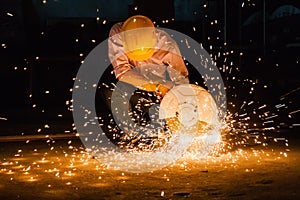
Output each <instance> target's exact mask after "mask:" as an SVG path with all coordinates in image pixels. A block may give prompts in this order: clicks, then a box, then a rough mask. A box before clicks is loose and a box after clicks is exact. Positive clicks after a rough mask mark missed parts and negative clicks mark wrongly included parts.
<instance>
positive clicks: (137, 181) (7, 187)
mask: <svg viewBox="0 0 300 200" xmlns="http://www.w3.org/2000/svg"><path fill="white" fill-rule="evenodd" d="M299 144H300V142H299V140H290V142H289V147H288V148H289V149H290V151H289V152H287V155H285V154H284V152H286V151H285V148H284V147H279V145H277V144H270V146H268V147H267V148H266V147H259V146H257V147H255V148H253V147H243V148H240V149H236V150H232V151H229V152H226V153H221V154H218V155H217V156H212V157H209V158H206V159H202V160H200V161H195V160H193V159H191V158H182V159H181V160H179V161H178V162H177V163H176V164H174V165H173V166H169V167H166V168H164V169H161V170H158V171H155V172H152V173H142V174H131V173H126V172H121V171H113V170H108V169H106V168H104V167H103V166H101V163H99V162H98V161H97V160H95V159H93V158H92V157H91V156H88V155H87V154H86V153H85V152H84V149H83V147H82V145H81V142H80V141H79V139H76V138H74V137H73V138H70V139H66V138H61V139H56V140H52V139H51V138H50V139H46V140H45V139H44V140H41V139H38V140H24V141H17V142H3V141H2V142H1V147H0V150H1V151H0V199H64V200H66V199H185V198H188V199H267V198H268V199H300V181H299V180H300V170H299V169H300V162H299V158H300V148H299V147H300V145H299ZM286 156H287V157H286Z"/></svg>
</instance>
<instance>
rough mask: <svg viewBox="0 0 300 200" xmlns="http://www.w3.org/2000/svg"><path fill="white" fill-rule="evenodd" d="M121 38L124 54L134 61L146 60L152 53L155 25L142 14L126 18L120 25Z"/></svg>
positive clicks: (154, 40)
mask: <svg viewBox="0 0 300 200" xmlns="http://www.w3.org/2000/svg"><path fill="white" fill-rule="evenodd" d="M121 35H122V39H123V46H124V49H125V53H126V55H127V56H128V57H129V58H130V59H131V60H135V61H141V60H147V59H148V58H150V57H151V56H152V55H153V53H154V47H155V44H156V37H155V27H154V25H153V23H152V21H151V20H150V19H149V18H147V17H145V16H142V15H136V16H132V17H130V18H128V19H127V20H126V21H125V22H124V24H123V25H122V34H121Z"/></svg>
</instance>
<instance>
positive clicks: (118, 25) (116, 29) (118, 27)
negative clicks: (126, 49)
mask: <svg viewBox="0 0 300 200" xmlns="http://www.w3.org/2000/svg"><path fill="white" fill-rule="evenodd" d="M122 25H123V22H118V23H116V24H114V25H113V26H112V27H111V29H110V31H109V37H111V36H113V35H115V34H119V33H120V32H121V28H122Z"/></svg>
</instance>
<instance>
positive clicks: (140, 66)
mask: <svg viewBox="0 0 300 200" xmlns="http://www.w3.org/2000/svg"><path fill="white" fill-rule="evenodd" d="M108 54H109V58H110V61H111V63H112V66H113V73H114V75H115V78H116V79H117V80H118V81H120V82H121V83H122V84H121V85H120V87H122V88H119V89H118V91H119V92H121V93H122V92H123V94H120V95H119V96H120V98H121V97H122V96H123V95H124V93H125V91H128V89H129V88H130V89H131V91H135V92H134V94H132V96H131V99H130V102H129V105H130V106H129V108H128V106H127V107H126V108H125V109H128V112H129V113H131V115H130V116H131V117H132V119H133V121H134V122H135V123H137V124H138V125H139V126H146V125H147V124H149V122H150V121H151V119H150V117H149V114H148V112H149V109H150V107H151V106H152V105H153V104H157V103H159V101H161V99H162V98H163V97H164V95H165V94H166V93H167V92H168V91H169V90H170V89H172V87H174V86H176V85H179V84H188V83H189V79H188V70H187V68H186V66H185V63H184V60H183V58H182V57H181V54H180V50H179V48H178V46H177V44H176V42H175V41H174V40H173V39H172V38H171V36H170V35H169V34H168V33H166V32H165V31H163V30H159V29H156V28H155V27H154V24H153V22H152V21H151V20H150V19H149V18H148V17H146V16H142V15H135V16H132V17H129V18H128V19H127V20H126V21H125V22H119V23H116V24H115V25H113V26H112V28H111V30H110V33H109V40H108ZM126 89H127V90H126ZM130 89H129V90H130ZM112 91H113V90H112V89H108V90H105V91H104V92H102V95H103V100H104V101H105V102H106V104H107V106H108V107H110V106H111V102H110V101H111V96H112ZM115 91H116V90H115ZM119 100H120V101H122V100H121V99H119ZM118 105H119V106H122V105H125V106H126V104H123V103H120V104H118ZM137 105H138V106H137ZM110 109H112V108H110Z"/></svg>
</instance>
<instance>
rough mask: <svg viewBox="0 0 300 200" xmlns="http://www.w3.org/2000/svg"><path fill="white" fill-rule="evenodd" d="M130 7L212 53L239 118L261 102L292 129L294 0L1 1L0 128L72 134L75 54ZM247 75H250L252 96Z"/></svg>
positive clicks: (299, 83)
mask: <svg viewBox="0 0 300 200" xmlns="http://www.w3.org/2000/svg"><path fill="white" fill-rule="evenodd" d="M134 14H143V15H146V16H148V17H149V18H151V19H152V20H153V21H155V23H156V25H157V26H159V27H166V28H172V29H174V30H177V31H180V32H182V33H185V34H187V35H189V36H190V37H192V38H193V39H195V40H196V41H198V42H199V43H202V44H203V46H204V47H205V49H206V50H207V51H208V52H209V53H210V54H212V57H213V58H214V59H215V58H217V59H215V60H216V62H217V65H218V67H219V68H220V69H223V68H224V66H228V69H227V70H225V71H222V70H221V73H222V75H223V79H224V82H225V85H226V87H227V95H228V100H229V101H228V102H229V105H228V108H229V110H230V111H231V112H233V113H237V114H236V117H237V118H238V117H239V114H241V113H243V112H248V111H249V110H250V111H253V110H258V109H257V108H258V107H259V106H261V105H263V104H264V103H266V104H267V105H268V109H270V113H275V114H278V115H279V117H277V118H276V119H275V120H274V122H273V123H274V127H277V128H280V129H286V128H290V129H291V128H293V129H297V127H298V124H300V112H299V113H297V112H296V113H293V111H296V110H297V109H300V105H299V100H300V91H299V90H300V89H299V88H300V79H299V72H300V70H299V67H300V66H299V62H300V57H299V49H300V32H299V21H300V2H298V1H292V0H290V1H289V0H250V1H249V0H244V1H242V0H240V1H238V0H237V1H235V0H227V1H226V0H219V1H217V0H210V1H209V0H207V1H204V0H199V1H192V0H185V1H183V0H181V1H180V0H144V1H142V0H111V1H105V0H93V1H79V0H78V1H77V0H47V1H42V0H0V43H1V46H0V61H1V62H0V91H1V98H0V117H1V118H6V119H7V120H0V127H1V133H0V134H1V135H7V134H20V133H33V132H37V129H39V128H40V127H42V131H41V132H42V133H46V132H47V131H48V132H52V133H53V132H61V131H65V130H68V131H71V132H72V131H73V130H72V126H71V124H72V115H71V112H70V111H69V109H70V108H69V107H70V105H71V102H69V101H70V100H71V95H72V93H71V91H70V89H71V88H72V87H73V78H75V77H76V73H77V70H78V69H79V67H80V64H81V61H82V60H84V57H85V56H86V55H87V54H88V53H89V52H90V51H91V50H92V49H93V48H94V47H95V46H96V45H97V44H99V43H100V42H101V41H103V40H105V39H106V38H107V37H108V33H109V30H110V28H111V26H112V25H113V24H114V23H116V22H119V21H123V20H125V19H126V18H128V17H129V16H131V15H134ZM211 46H212V47H211ZM223 54H225V55H223ZM189 68H190V70H191V71H193V70H194V69H193V67H192V66H189ZM191 74H193V73H191ZM191 79H193V80H194V81H197V80H196V79H197V77H193V75H191ZM249 80H253V82H255V83H256V85H255V86H254V87H255V90H254V92H253V93H252V94H249V90H250V88H251V87H253V82H251V81H249ZM265 86H267V89H266V88H265ZM46 91H49V93H47V92H46ZM290 92H291V93H290ZM252 100H253V101H254V102H255V103H254V104H252V105H251V106H250V105H249V106H248V107H246V108H245V107H244V108H243V109H240V107H241V105H242V104H243V102H244V101H246V102H250V101H252ZM68 102H69V103H68ZM232 102H234V104H236V106H235V107H233V106H232ZM279 104H284V106H283V107H281V108H278V105H279ZM245 109H249V110H245ZM291 113H292V114H291ZM259 120H261V118H260V117H256V116H253V121H259ZM45 124H48V125H50V129H49V128H47V129H45V128H43V127H44V125H45ZM260 124H261V126H263V123H260ZM38 132H39V131H38Z"/></svg>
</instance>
